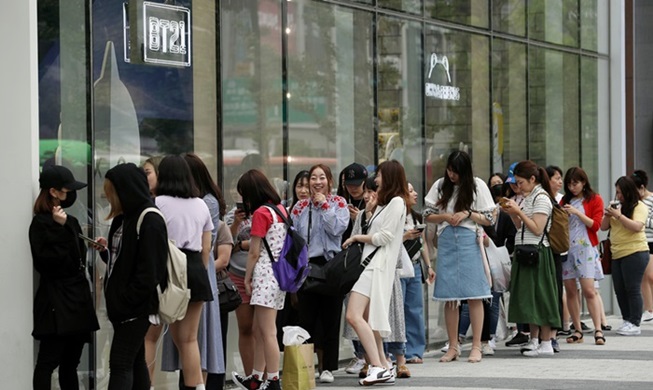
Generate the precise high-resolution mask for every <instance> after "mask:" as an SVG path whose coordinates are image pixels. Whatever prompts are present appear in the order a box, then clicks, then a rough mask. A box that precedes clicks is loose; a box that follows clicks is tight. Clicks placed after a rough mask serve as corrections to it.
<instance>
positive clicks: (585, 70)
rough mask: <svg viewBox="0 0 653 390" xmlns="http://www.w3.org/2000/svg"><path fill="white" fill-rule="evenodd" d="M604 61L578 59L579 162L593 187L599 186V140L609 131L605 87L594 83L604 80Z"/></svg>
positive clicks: (605, 70) (587, 58)
mask: <svg viewBox="0 0 653 390" xmlns="http://www.w3.org/2000/svg"><path fill="white" fill-rule="evenodd" d="M606 65H607V62H606V61H601V60H597V59H596V58H589V57H581V60H580V67H581V71H580V102H581V103H580V104H581V106H580V112H581V117H580V127H581V128H580V138H581V150H580V151H581V159H580V163H581V166H582V167H583V169H585V171H586V172H587V175H588V176H589V179H590V183H592V187H593V188H595V190H596V189H598V188H600V187H599V182H600V180H601V179H600V177H599V140H600V137H601V134H607V130H608V128H609V116H608V112H609V109H608V108H607V105H608V93H607V86H605V85H604V84H602V83H597V82H596V80H598V79H599V78H600V76H606V77H607V66H606Z"/></svg>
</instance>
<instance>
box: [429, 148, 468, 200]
mask: <svg viewBox="0 0 653 390" xmlns="http://www.w3.org/2000/svg"><path fill="white" fill-rule="evenodd" d="M447 170H451V171H452V172H453V173H456V174H458V197H457V198H456V204H455V205H454V208H453V209H454V211H455V212H458V211H464V210H469V209H470V208H471V206H472V203H473V202H474V196H475V195H476V182H475V181H474V173H473V172H472V159H471V158H470V157H469V154H467V153H465V152H463V151H456V152H453V153H451V154H450V155H449V158H448V159H447V168H446V169H445V171H444V177H443V180H442V187H441V188H440V200H438V203H437V206H440V208H442V209H446V208H447V205H448V204H449V200H451V197H452V196H453V192H454V188H455V186H456V185H455V184H454V183H453V182H452V181H451V179H449V174H448V173H447Z"/></svg>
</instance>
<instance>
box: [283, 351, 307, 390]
mask: <svg viewBox="0 0 653 390" xmlns="http://www.w3.org/2000/svg"><path fill="white" fill-rule="evenodd" d="M281 380H282V382H283V388H284V390H308V389H314V388H315V363H314V361H313V344H301V345H286V346H284V347H283V376H282V377H281Z"/></svg>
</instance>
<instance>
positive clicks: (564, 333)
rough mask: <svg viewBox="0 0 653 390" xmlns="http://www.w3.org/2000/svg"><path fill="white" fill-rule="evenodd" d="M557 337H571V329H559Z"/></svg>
mask: <svg viewBox="0 0 653 390" xmlns="http://www.w3.org/2000/svg"><path fill="white" fill-rule="evenodd" d="M572 326H573V325H572ZM556 336H557V337H569V336H571V329H568V330H564V329H558V331H557V332H556Z"/></svg>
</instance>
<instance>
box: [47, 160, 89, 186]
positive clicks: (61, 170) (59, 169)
mask: <svg viewBox="0 0 653 390" xmlns="http://www.w3.org/2000/svg"><path fill="white" fill-rule="evenodd" d="M39 184H40V185H41V188H42V189H46V190H47V189H49V188H56V189H58V190H61V189H62V188H65V189H68V190H71V191H77V190H81V189H82V188H84V187H86V183H82V182H80V181H77V180H75V177H74V176H73V173H72V172H70V169H68V168H66V167H64V166H61V165H52V166H50V167H47V168H43V172H41V177H39Z"/></svg>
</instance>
